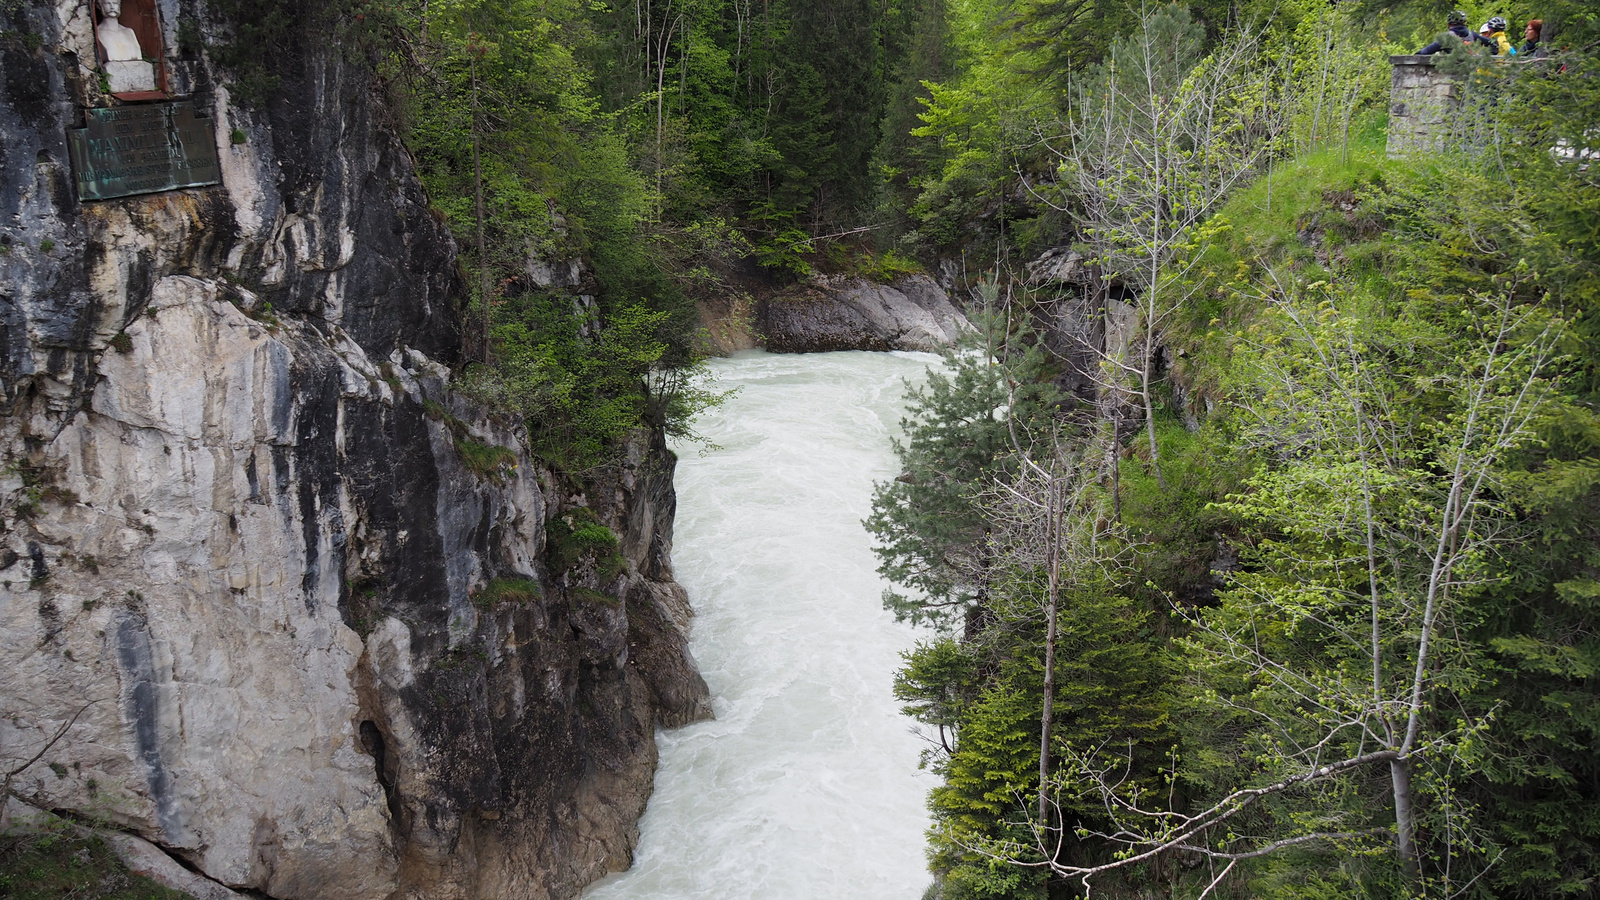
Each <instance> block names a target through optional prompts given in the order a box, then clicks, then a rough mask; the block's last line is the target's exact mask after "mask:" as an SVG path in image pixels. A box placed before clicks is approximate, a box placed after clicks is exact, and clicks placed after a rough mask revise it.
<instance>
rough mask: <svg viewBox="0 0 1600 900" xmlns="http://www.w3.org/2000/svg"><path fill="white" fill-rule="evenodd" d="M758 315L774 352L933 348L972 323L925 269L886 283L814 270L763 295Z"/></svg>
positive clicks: (950, 338)
mask: <svg viewBox="0 0 1600 900" xmlns="http://www.w3.org/2000/svg"><path fill="white" fill-rule="evenodd" d="M756 321H757V327H758V329H759V331H760V333H761V335H762V336H763V338H764V339H765V344H766V348H767V349H768V350H771V351H773V352H776V353H814V352H819V351H825V350H923V351H932V350H938V349H940V348H942V347H945V346H948V345H950V344H951V343H952V342H954V341H955V339H956V338H957V337H958V336H959V335H960V334H961V332H962V331H964V330H967V329H970V328H971V325H969V324H968V323H967V319H966V317H965V316H963V315H962V314H961V311H960V310H958V309H956V307H955V306H954V304H952V303H951V302H950V299H949V298H948V297H946V296H945V293H944V291H943V290H942V289H941V288H940V287H939V286H938V285H937V284H935V283H934V281H933V279H931V278H929V277H927V276H926V275H912V276H908V277H905V278H901V279H899V280H898V281H896V282H894V283H893V284H888V285H884V284H875V283H873V282H870V281H867V280H865V279H862V278H857V277H852V276H816V277H814V278H812V279H810V280H808V281H806V282H805V283H803V284H801V285H799V286H797V287H795V288H792V289H790V290H787V291H784V292H783V293H780V294H778V295H776V296H773V297H769V298H767V299H765V300H763V301H762V302H761V303H760V304H759V305H758V307H757V311H756Z"/></svg>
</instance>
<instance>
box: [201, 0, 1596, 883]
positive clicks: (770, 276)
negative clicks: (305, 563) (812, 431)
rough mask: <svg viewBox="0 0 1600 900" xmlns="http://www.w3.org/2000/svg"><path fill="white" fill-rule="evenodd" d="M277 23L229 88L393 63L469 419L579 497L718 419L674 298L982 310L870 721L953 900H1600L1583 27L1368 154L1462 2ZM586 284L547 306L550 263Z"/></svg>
mask: <svg viewBox="0 0 1600 900" xmlns="http://www.w3.org/2000/svg"><path fill="white" fill-rule="evenodd" d="M218 2H227V3H230V4H232V3H233V0H218ZM285 2H286V0H280V2H279V3H277V4H262V5H253V6H250V7H249V8H245V5H244V4H242V3H241V4H234V5H237V6H238V7H239V8H238V9H236V10H235V11H234V12H233V13H232V15H234V16H235V17H236V18H238V19H240V20H241V21H245V22H246V23H247V24H246V25H245V26H243V27H241V29H240V30H239V33H238V35H237V39H236V42H235V43H234V44H233V45H231V46H230V47H228V48H221V49H219V53H220V54H222V57H223V58H224V60H225V61H226V62H228V63H229V64H230V65H232V66H233V67H234V69H235V71H237V72H238V73H239V84H238V85H237V90H238V92H239V94H240V96H244V97H250V96H255V97H257V98H258V102H270V100H269V98H270V94H271V84H270V79H266V78H265V77H261V78H256V79H254V80H252V75H251V72H252V71H254V70H253V68H252V62H251V60H252V58H254V55H256V54H259V53H260V52H261V50H260V48H263V47H271V46H273V45H274V44H273V42H274V40H275V35H276V34H277V32H276V31H275V29H281V28H284V27H289V26H286V25H284V24H283V23H284V22H287V21H298V22H301V23H302V24H305V23H310V25H311V27H316V28H319V29H323V30H325V31H326V32H327V33H328V34H330V35H335V36H338V37H339V39H341V40H343V41H344V43H345V44H346V45H347V46H348V47H349V48H350V52H358V53H365V54H368V55H369V56H370V58H371V60H372V62H373V64H374V66H375V67H376V68H377V70H378V71H379V72H380V73H381V75H382V77H383V80H384V84H385V86H386V89H387V91H388V92H389V94H390V95H391V100H392V102H391V104H390V105H391V107H392V108H393V110H394V112H395V115H396V116H397V118H398V120H399V122H400V125H401V128H402V130H403V131H404V133H405V134H406V135H407V136H408V142H409V145H410V147H411V149H412V152H413V155H414V156H415V158H416V161H417V164H418V167H419V170H420V172H421V173H422V176H423V179H424V181H425V183H426V184H427V186H428V188H429V190H430V193H431V196H432V198H433V201H434V203H435V204H436V207H437V210H438V212H439V214H440V215H442V216H444V217H445V218H446V219H447V220H448V221H449V223H450V225H451V226H452V229H453V231H454V233H455V235H456V236H457V239H458V240H459V241H460V243H461V245H462V253H463V256H462V259H463V266H464V269H465V274H466V276H467V277H466V282H467V283H469V284H470V285H471V292H472V293H471V298H470V316H469V320H470V321H471V322H473V323H475V324H474V325H473V329H474V333H473V334H472V335H471V336H470V340H469V344H470V345H471V346H472V347H473V362H472V363H471V364H470V365H469V366H468V367H467V370H466V372H465V373H464V378H463V381H462V384H463V385H464V387H463V389H464V390H466V391H467V392H469V393H471V394H473V395H474V396H475V397H477V398H478V399H480V400H482V401H484V402H486V403H489V404H493V405H497V406H500V407H502V408H504V409H507V410H510V411H514V412H517V413H520V414H522V415H524V416H526V418H527V421H528V422H529V423H530V425H531V426H532V428H531V434H532V440H533V441H534V442H535V444H536V447H535V449H536V451H537V452H539V453H540V454H541V455H542V456H544V457H545V458H547V459H548V460H550V461H551V462H552V463H554V464H556V465H558V466H561V467H563V468H565V469H566V470H569V471H573V472H582V471H585V470H587V469H589V468H592V467H594V466H597V465H600V464H602V463H603V461H604V460H605V458H606V455H607V453H608V452H609V450H610V448H612V447H613V446H614V444H615V441H616V439H617V438H618V437H619V436H621V435H623V434H625V433H627V432H628V431H629V430H631V429H633V428H635V427H637V426H638V425H639V424H641V423H650V424H655V425H657V426H660V427H664V428H667V429H668V430H669V431H677V432H682V431H683V430H684V429H686V428H687V421H688V419H689V418H690V417H691V416H692V414H693V412H694V411H695V410H696V409H697V408H699V407H700V406H702V405H703V404H705V403H710V402H715V395H714V394H713V393H707V392H706V391H705V390H704V389H703V388H699V387H697V386H696V385H697V384H698V382H696V381H695V380H694V374H695V363H696V359H697V358H698V357H697V354H698V353H699V352H700V351H699V348H698V345H697V344H696V339H695V332H696V330H697V328H698V327H699V319H698V317H697V315H696V308H695V304H696V301H698V300H702V299H705V298H709V297H715V296H722V295H729V294H736V293H740V292H745V291H749V290H752V289H754V288H753V287H752V286H759V285H762V284H781V283H783V282H785V281H789V280H793V279H797V278H801V277H804V276H806V275H807V274H809V273H811V272H814V271H852V272H857V273H863V274H867V275H874V274H880V275H881V274H885V273H894V272H900V271H905V270H908V269H914V268H917V267H924V268H926V269H928V270H931V271H936V272H940V273H943V274H944V277H945V278H946V280H947V282H948V283H951V284H953V285H954V287H955V288H956V289H957V290H958V291H959V292H962V293H963V299H964V301H965V302H967V305H968V307H969V312H970V313H971V315H972V318H973V320H974V321H975V322H978V323H980V327H979V328H978V330H977V332H976V333H975V334H973V335H972V336H971V341H970V345H969V346H967V347H964V348H962V349H961V350H960V351H959V352H956V353H953V354H951V356H950V358H949V365H948V368H947V370H946V371H945V373H944V374H940V375H935V376H934V377H933V378H932V380H931V381H930V382H929V384H928V385H927V387H925V388H924V389H922V390H921V391H919V392H916V393H915V395H914V402H913V407H912V410H911V413H910V415H909V418H908V420H907V423H906V436H905V438H904V441H903V443H902V445H901V446H900V448H899V451H900V455H901V457H902V460H903V462H904V467H905V474H904V475H903V476H902V477H901V478H900V479H898V480H896V481H894V482H891V483H888V484H885V485H883V486H882V487H881V489H880V491H879V493H878V496H877V499H876V505H875V509H876V513H875V514H874V516H873V518H872V519H871V520H870V521H869V523H868V526H869V528H870V529H871V530H872V531H873V532H874V533H875V534H876V536H877V537H878V539H879V540H880V541H881V542H882V550H881V556H882V559H883V563H884V567H883V571H884V573H885V574H886V575H887V576H888V577H889V578H890V579H891V580H892V581H893V582H895V583H896V585H898V586H899V587H898V588H897V591H898V592H897V593H893V594H891V595H889V596H887V597H886V602H887V603H888V604H889V605H890V606H891V608H893V609H894V610H896V612H897V613H899V614H901V615H903V616H905V617H907V618H909V619H912V620H917V621H929V622H933V623H936V624H938V625H940V626H941V627H942V628H943V629H944V632H945V633H947V634H948V636H947V637H945V638H942V639H939V640H935V641H930V642H927V643H924V644H923V645H921V646H920V647H919V648H918V649H917V650H916V651H914V652H913V653H911V654H909V655H908V657H907V660H906V667H905V669H904V670H903V672H902V674H901V676H900V679H899V681H898V683H897V691H898V693H899V696H900V697H901V699H902V700H903V701H904V702H905V704H906V707H907V710H908V711H909V712H910V713H911V714H912V715H913V716H915V717H916V718H917V719H918V720H919V721H921V722H922V723H925V725H926V727H927V729H928V737H929V745H928V746H929V749H928V751H927V753H926V757H925V764H926V765H927V766H928V767H930V768H931V769H933V770H934V771H935V772H937V773H938V774H939V775H941V776H942V778H943V784H942V786H940V787H939V788H937V789H936V790H935V791H934V792H933V795H932V797H931V800H930V803H931V808H932V810H933V814H934V818H935V826H934V830H933V832H932V834H931V847H932V850H931V865H932V869H933V871H934V873H935V876H936V882H935V884H934V887H933V888H932V889H931V892H930V896H934V897H938V898H943V900H968V898H1023V897H1046V896H1048V897H1072V896H1085V895H1089V894H1090V892H1091V891H1092V895H1093V896H1097V897H1105V896H1113V897H1147V896H1148V897H1154V896H1186V897H1219V898H1220V897H1279V898H1323V897H1350V896H1374V897H1402V896H1403V897H1412V896H1429V897H1434V896H1437V897H1446V896H1463V897H1506V898H1535V897H1538V898H1544V897H1585V896H1594V895H1595V893H1596V891H1597V888H1596V879H1597V878H1600V751H1597V746H1600V744H1597V737H1600V696H1596V694H1597V685H1596V682H1595V677H1596V669H1597V667H1600V635H1597V630H1596V624H1597V623H1596V617H1597V614H1600V579H1597V574H1600V416H1597V413H1600V410H1597V407H1596V404H1597V402H1600V371H1597V360H1600V330H1597V329H1596V326H1595V324H1594V319H1593V317H1592V315H1590V313H1589V310H1590V308H1591V306H1592V305H1593V304H1594V303H1595V302H1596V301H1597V300H1600V169H1596V168H1595V167H1594V165H1593V161H1594V159H1595V158H1596V154H1597V152H1600V117H1597V115H1596V113H1595V110H1597V109H1600V62H1597V60H1600V14H1597V11H1596V10H1595V9H1593V8H1592V7H1591V6H1590V5H1589V4H1587V3H1585V2H1582V0H1548V2H1543V3H1539V4H1534V3H1532V2H1529V0H1514V2H1511V3H1508V4H1507V5H1506V6H1504V7H1489V6H1483V5H1481V4H1469V5H1468V6H1467V7H1466V9H1465V11H1466V12H1467V13H1468V15H1469V17H1470V21H1473V22H1476V21H1479V20H1480V18H1482V19H1487V18H1488V17H1489V16H1491V15H1503V16H1506V17H1508V18H1510V19H1511V21H1512V23H1513V25H1514V26H1515V27H1516V28H1518V29H1520V28H1521V25H1522V23H1525V22H1526V21H1528V20H1529V19H1533V18H1540V19H1541V20H1542V21H1543V23H1544V29H1543V35H1542V37H1543V41H1542V47H1543V49H1544V50H1545V51H1547V53H1546V54H1535V53H1531V52H1530V53H1524V54H1523V55H1522V56H1520V57H1517V58H1514V59H1511V60H1506V59H1503V58H1502V59H1498V60H1492V59H1490V58H1489V57H1488V56H1486V55H1484V54H1483V52H1482V51H1480V50H1477V49H1475V48H1471V47H1467V46H1464V45H1463V46H1461V47H1460V49H1459V50H1457V52H1453V53H1450V54H1445V55H1441V56H1439V57H1438V63H1437V64H1438V65H1439V66H1440V67H1443V68H1445V69H1446V70H1448V71H1451V72H1454V73H1455V74H1456V75H1457V77H1458V78H1459V79H1460V85H1461V87H1460V93H1461V109H1460V112H1459V113H1457V114H1456V115H1455V116H1454V117H1453V121H1452V122H1451V123H1450V127H1449V132H1450V133H1449V134H1448V135H1447V137H1446V139H1444V140H1442V141H1441V146H1440V147H1439V149H1438V150H1437V152H1430V153H1418V154H1412V155H1409V156H1405V157H1401V158H1393V159H1391V158H1387V157H1386V155H1385V153H1384V139H1385V128H1386V117H1387V114H1388V110H1387V101H1388V89H1389V78H1390V67H1389V65H1388V61H1387V56H1388V55H1389V54H1391V53H1409V52H1412V51H1414V50H1415V49H1416V48H1418V47H1421V46H1422V45H1424V44H1426V43H1428V42H1429V41H1432V40H1433V39H1434V38H1435V37H1436V36H1438V35H1439V34H1440V32H1442V31H1443V28H1444V23H1445V15H1446V13H1447V12H1448V11H1449V7H1447V6H1442V5H1439V4H1437V3H1431V2H1416V0H1400V2H1393V3H1387V4H1386V3H1382V2H1369V0H1345V2H1338V3H1329V2H1326V0H1279V2H1267V0H1240V2H1235V3H1222V2H1220V0H1219V2H1209V0H1208V2H1198V3H1192V4H1187V5H1186V4H1181V3H1175V4H1166V5H1160V4H1156V3H1142V4H1132V3H1129V2H1126V0H1116V2H1109V0H1104V2H1103V0H870V2H869V0H817V2H797V0H761V2H759V3H757V2H754V0H633V2H631V3H618V2H615V0H584V2H577V0H537V2H536V0H492V2H491V0H342V2H341V3H338V4H333V5H323V6H318V8H317V11H316V12H315V14H314V15H304V16H299V17H296V16H286V15H283V13H284V12H285V10H284V9H283V8H282V7H283V6H284V3H285ZM248 23H254V24H248ZM296 27H299V26H296ZM1513 36H1515V35H1513ZM1516 43H1518V44H1520V43H1521V41H1520V40H1519V41H1516ZM1538 56H1544V57H1545V58H1535V57H1538ZM574 257H581V258H582V259H584V260H585V262H586V266H587V269H586V273H585V274H584V275H583V278H584V279H586V280H585V283H584V285H583V291H584V293H585V294H586V295H587V296H592V297H593V298H594V302H593V304H592V305H589V306H580V307H578V308H576V310H575V308H574V306H573V304H572V300H571V292H570V291H569V292H562V291H553V290H549V289H547V288H548V287H549V286H548V285H547V284H544V285H542V284H540V283H539V281H538V279H535V278H534V277H533V275H532V274H530V269H529V260H530V259H542V260H563V259H568V258H574ZM1041 260H1054V261H1055V262H1054V263H1052V265H1053V266H1054V267H1055V268H1056V269H1058V270H1061V271H1065V270H1069V269H1070V270H1071V272H1070V273H1069V275H1063V276H1061V277H1039V276H1038V270H1039V268H1040V267H1039V265H1038V264H1037V263H1038V262H1039V261H1041ZM1030 263H1034V265H1033V266H1031V267H1030Z"/></svg>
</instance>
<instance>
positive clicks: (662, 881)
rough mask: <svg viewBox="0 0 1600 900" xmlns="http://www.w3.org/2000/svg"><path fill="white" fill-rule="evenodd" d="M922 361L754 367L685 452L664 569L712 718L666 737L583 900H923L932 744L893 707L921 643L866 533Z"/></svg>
mask: <svg viewBox="0 0 1600 900" xmlns="http://www.w3.org/2000/svg"><path fill="white" fill-rule="evenodd" d="M938 364H939V360H938V357H935V356H932V355H930V354H920V353H862V352H849V353H823V354H806V355H777V354H767V353H761V352H750V353H743V354H740V355H738V356H735V357H733V358H731V359H719V360H713V361H712V364H711V367H712V369H713V371H714V372H715V375H716V378H717V387H719V388H722V389H726V388H733V387H737V388H740V392H739V393H738V394H737V395H736V396H735V397H733V398H732V399H731V400H729V401H728V402H727V403H726V404H724V405H723V406H722V407H720V408H718V409H715V410H711V411H709V412H707V413H705V414H704V415H703V416H702V417H701V418H700V419H699V421H698V422H697V428H698V430H699V431H700V432H701V433H702V434H704V435H705V436H706V437H708V438H709V439H710V440H712V441H714V442H715V443H717V444H719V445H720V447H721V448H720V449H716V450H712V451H710V452H708V453H705V454H703V455H702V454H701V453H700V452H699V450H698V449H696V448H695V447H692V446H690V447H683V448H679V449H680V453H681V455H682V459H681V461H680V462H679V464H678V473H677V489H678V516H677V525H676V531H675V540H674V546H673V561H674V564H675V569H676V573H677V577H678V580H679V581H680V582H681V583H682V584H683V585H684V586H685V587H686V588H687V589H688V591H689V596H690V599H691V600H692V601H693V603H694V606H695V613H696V616H695V621H694V631H693V635H692V638H691V641H690V647H691V649H692V651H693V652H694V655H695V658H696V659H697V660H698V661H699V663H700V670H701V672H702V674H704V675H705V678H706V682H707V683H708V684H709V685H710V687H711V692H712V695H713V702H714V706H715V709H716V719H715V720H714V721H709V722H701V723H697V724H695V725H691V726H688V727H686V728H682V729H678V730H675V731H665V732H661V733H660V734H659V735H658V737H659V742H660V747H661V764H660V768H659V770H658V771H657V774H656V783H655V793H654V794H653V795H652V796H651V798H650V806H649V809H648V810H647V811H646V813H645V815H644V818H643V820H642V821H641V822H640V829H641V834H642V837H641V839H640V842H639V847H638V851H637V853H636V855H635V861H634V865H633V868H632V869H630V870H629V871H627V872H624V873H620V874H618V875H613V876H611V877H609V878H607V879H605V880H603V881H601V882H599V883H598V884H597V885H595V886H594V887H592V888H590V889H589V891H587V892H586V893H585V894H584V898H585V900H687V898H696V900H750V898H761V900H821V898H828V900H836V898H843V900H917V898H919V897H920V896H921V895H922V892H923V891H924V889H925V888H926V887H927V885H928V883H929V881H930V880H931V879H930V877H929V875H928V873H927V862H926V859H925V857H924V852H923V851H924V845H925V839H924V835H923V832H924V831H925V830H926V828H927V826H928V814H927V810H926V805H925V798H926V796H927V792H928V789H929V788H930V787H931V786H932V785H933V783H934V781H933V779H932V777H931V776H929V775H927V774H926V773H923V772H920V771H919V770H918V769H917V759H918V753H919V751H920V750H921V749H922V747H923V743H922V741H921V739H920V738H918V737H917V736H916V735H915V734H914V733H913V723H912V722H911V721H910V720H909V719H907V718H905V717H904V716H902V715H900V713H899V710H898V704H897V703H896V702H895V700H894V697H893V695H892V693H891V686H892V683H893V678H894V672H895V670H896V669H897V668H898V667H899V666H900V663H901V660H900V652H901V651H902V650H905V649H908V648H909V647H911V646H912V644H913V643H914V642H915V640H916V638H917V637H918V636H919V635H918V634H917V633H916V632H915V631H914V630H913V629H911V628H909V627H908V626H905V625H900V624H897V623H896V622H895V621H894V618H893V616H891V615H890V614H889V613H887V612H885V611H884V610H883V608H882V605H881V602H880V599H879V597H880V595H881V594H882V592H883V589H884V587H885V586H886V585H885V584H884V582H883V581H882V579H880V578H879V577H878V575H877V573H876V571H875V570H876V566H877V560H876V557H874V556H873V554H872V551H871V544H870V539H869V537H868V535H867V533H866V531H865V530H864V529H863V528H862V527H861V520H862V519H863V518H865V517H866V516H867V514H868V513H869V512H870V511H871V498H872V485H873V482H874V481H881V480H884V479H888V478H892V477H894V476H895V475H896V474H897V473H898V466H897V465H896V463H895V459H894V454H893V452H892V450H891V449H890V444H889V441H890V438H891V436H894V435H896V434H898V432H899V420H900V417H901V415H902V413H903V409H904V406H903V399H902V398H903V394H904V383H903V379H906V378H911V379H913V380H914V381H920V380H921V378H922V376H923V374H924V372H925V371H926V369H927V368H928V367H929V366H936V365H938Z"/></svg>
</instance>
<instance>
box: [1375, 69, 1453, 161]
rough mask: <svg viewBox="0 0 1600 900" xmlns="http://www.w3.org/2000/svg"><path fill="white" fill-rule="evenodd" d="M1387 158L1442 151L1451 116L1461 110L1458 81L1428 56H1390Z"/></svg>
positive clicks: (1448, 134)
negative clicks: (1391, 77)
mask: <svg viewBox="0 0 1600 900" xmlns="http://www.w3.org/2000/svg"><path fill="white" fill-rule="evenodd" d="M1389 63H1390V64H1391V65H1393V66H1394V80H1393V81H1392V82H1391V83H1390V86H1389V145H1388V149H1389V155H1390V156H1401V155H1403V154H1406V153H1417V152H1430V153H1431V152H1436V151H1439V150H1442V149H1443V148H1444V146H1445V144H1446V142H1447V141H1448V139H1449V136H1450V132H1451V127H1450V126H1451V122H1450V119H1451V116H1452V115H1453V114H1456V113H1459V112H1460V111H1461V83H1460V79H1459V78H1457V77H1455V76H1452V75H1447V74H1445V73H1444V72H1441V71H1439V69H1437V68H1436V67H1435V66H1434V65H1433V57H1431V56H1391V57H1389Z"/></svg>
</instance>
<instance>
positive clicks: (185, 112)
mask: <svg viewBox="0 0 1600 900" xmlns="http://www.w3.org/2000/svg"><path fill="white" fill-rule="evenodd" d="M84 117H85V120H86V127H84V128H73V129H69V130H68V131H67V145H68V146H69V147H70V148H71V151H72V169H73V173H74V175H75V176H76V179H77V182H78V199H80V200H109V199H111V198H113V197H127V196H131V195H133V194H150V193H155V192H156V191H171V190H177V189H178V188H187V187H200V186H202V185H207V184H220V183H221V182H222V168H221V166H220V165H218V163H217V141H216V137H215V134H214V132H212V130H211V124H212V123H211V120H210V119H209V118H202V117H201V116H198V115H196V114H195V111H194V103H192V102H188V101H180V102H177V103H149V104H143V105H140V106H118V107H113V108H110V109H87V110H84Z"/></svg>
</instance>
